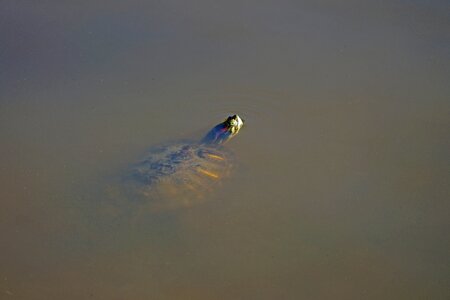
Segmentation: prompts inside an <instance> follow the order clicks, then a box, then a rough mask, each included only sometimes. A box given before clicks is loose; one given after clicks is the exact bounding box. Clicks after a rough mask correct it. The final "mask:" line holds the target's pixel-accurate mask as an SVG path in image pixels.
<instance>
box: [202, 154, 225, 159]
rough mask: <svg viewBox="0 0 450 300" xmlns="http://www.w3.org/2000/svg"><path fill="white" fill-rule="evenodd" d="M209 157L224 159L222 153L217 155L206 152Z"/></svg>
mask: <svg viewBox="0 0 450 300" xmlns="http://www.w3.org/2000/svg"><path fill="white" fill-rule="evenodd" d="M206 155H207V156H208V157H210V158H214V159H217V160H224V158H223V157H222V156H220V155H215V154H206Z"/></svg>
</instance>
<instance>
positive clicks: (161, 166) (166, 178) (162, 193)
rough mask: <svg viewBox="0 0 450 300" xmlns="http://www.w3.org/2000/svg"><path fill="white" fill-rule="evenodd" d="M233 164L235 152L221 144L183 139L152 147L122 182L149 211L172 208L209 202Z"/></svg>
mask: <svg viewBox="0 0 450 300" xmlns="http://www.w3.org/2000/svg"><path fill="white" fill-rule="evenodd" d="M233 166H234V164H233V154H232V153H231V151H229V150H227V149H225V148H224V147H222V146H220V145H215V144H200V143H188V142H183V143H179V144H173V145H168V146H163V147H158V148H154V149H151V150H150V151H149V152H148V154H147V155H146V157H145V159H143V160H142V161H140V162H139V163H137V164H135V165H134V166H133V167H132V168H131V170H130V172H129V173H128V174H127V175H126V176H125V178H124V179H123V183H124V186H125V188H126V191H127V192H126V193H127V194H128V195H129V196H130V195H131V196H132V197H131V198H133V199H136V201H139V202H142V203H141V204H142V205H143V206H145V207H146V210H148V211H166V210H173V209H177V208H183V207H191V206H194V205H196V204H199V203H202V202H204V201H206V200H207V198H208V197H207V196H208V195H209V194H210V193H212V192H213V191H214V190H215V189H216V188H217V187H218V186H219V185H220V184H221V182H222V180H223V179H224V178H227V177H229V176H230V173H231V170H232V168H233Z"/></svg>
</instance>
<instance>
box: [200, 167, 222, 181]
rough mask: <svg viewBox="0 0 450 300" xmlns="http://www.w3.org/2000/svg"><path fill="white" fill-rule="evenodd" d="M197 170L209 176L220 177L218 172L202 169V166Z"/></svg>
mask: <svg viewBox="0 0 450 300" xmlns="http://www.w3.org/2000/svg"><path fill="white" fill-rule="evenodd" d="M197 170H198V171H199V172H200V173H202V174H205V175H207V176H209V177H212V178H215V179H218V178H219V175H217V174H215V173H212V172H209V171H206V170H203V169H201V168H197Z"/></svg>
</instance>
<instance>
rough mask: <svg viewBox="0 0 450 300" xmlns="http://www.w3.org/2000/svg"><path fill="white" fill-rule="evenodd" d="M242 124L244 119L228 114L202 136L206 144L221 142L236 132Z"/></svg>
mask: <svg viewBox="0 0 450 300" xmlns="http://www.w3.org/2000/svg"><path fill="white" fill-rule="evenodd" d="M243 125H244V121H243V120H242V119H241V118H240V117H239V116H238V115H233V116H229V117H228V118H227V119H226V120H225V121H223V122H222V123H220V124H218V125H216V126H215V127H214V128H213V129H211V130H210V131H209V132H208V134H207V135H206V136H205V137H204V138H203V140H202V142H203V143H206V144H223V143H225V142H227V141H228V140H230V139H231V138H232V137H234V136H235V135H236V134H238V132H239V130H241V128H242V126H243Z"/></svg>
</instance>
